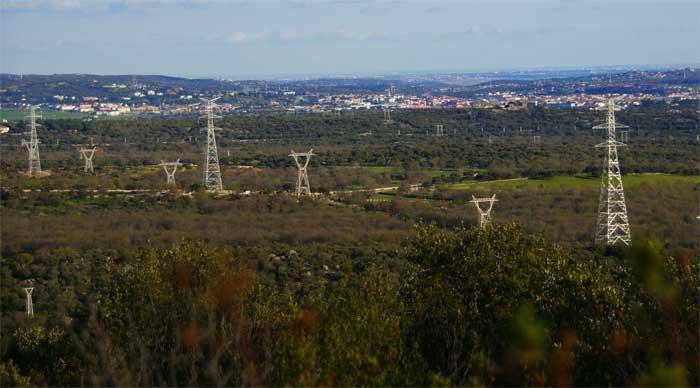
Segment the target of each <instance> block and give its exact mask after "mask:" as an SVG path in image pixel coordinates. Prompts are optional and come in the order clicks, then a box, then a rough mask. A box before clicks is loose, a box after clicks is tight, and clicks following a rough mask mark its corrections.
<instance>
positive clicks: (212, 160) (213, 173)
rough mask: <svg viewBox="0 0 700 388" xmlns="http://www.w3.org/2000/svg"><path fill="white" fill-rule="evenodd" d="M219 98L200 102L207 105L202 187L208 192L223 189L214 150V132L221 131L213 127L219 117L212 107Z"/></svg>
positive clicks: (215, 150) (216, 153) (217, 156)
mask: <svg viewBox="0 0 700 388" xmlns="http://www.w3.org/2000/svg"><path fill="white" fill-rule="evenodd" d="M219 98H220V97H219ZM219 98H214V99H211V100H209V99H205V98H202V99H201V100H202V101H204V102H206V103H207V105H206V106H205V109H206V113H207V115H206V116H205V117H206V119H207V149H206V153H205V155H204V158H205V160H206V163H205V166H204V186H205V187H206V188H207V189H208V190H215V191H220V190H223V188H224V187H223V185H222V183H221V170H220V168H219V154H218V151H217V149H216V131H219V130H221V128H217V127H215V126H214V119H216V118H221V116H217V115H215V114H214V107H216V104H215V103H214V102H215V101H216V100H218V99H219Z"/></svg>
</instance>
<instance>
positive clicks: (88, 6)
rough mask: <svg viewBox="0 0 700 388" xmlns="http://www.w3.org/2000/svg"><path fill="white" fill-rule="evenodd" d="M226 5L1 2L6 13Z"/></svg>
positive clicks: (161, 0) (128, 0)
mask: <svg viewBox="0 0 700 388" xmlns="http://www.w3.org/2000/svg"><path fill="white" fill-rule="evenodd" d="M214 3H220V4H226V2H225V1H223V0H111V1H107V0H0V10H4V11H47V10H48V11H70V10H79V9H80V10H91V11H109V12H116V11H126V10H134V9H135V10H144V9H161V8H164V7H197V6H203V5H206V4H214Z"/></svg>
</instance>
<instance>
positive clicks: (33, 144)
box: [22, 105, 41, 176]
mask: <svg viewBox="0 0 700 388" xmlns="http://www.w3.org/2000/svg"><path fill="white" fill-rule="evenodd" d="M27 117H29V119H30V122H29V132H27V133H29V141H26V140H22V145H23V146H26V147H27V151H29V170H28V174H29V175H31V176H36V175H40V174H41V161H40V160H39V138H38V137H37V135H36V127H38V126H39V124H37V123H36V119H37V118H41V115H40V114H37V113H36V106H34V105H32V106H31V107H30V114H29V116H27Z"/></svg>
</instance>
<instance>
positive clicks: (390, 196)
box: [0, 103, 700, 386]
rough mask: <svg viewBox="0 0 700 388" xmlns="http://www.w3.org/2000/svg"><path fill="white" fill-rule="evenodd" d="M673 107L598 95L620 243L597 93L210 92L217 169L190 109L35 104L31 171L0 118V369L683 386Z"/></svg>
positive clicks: (686, 198)
mask: <svg viewBox="0 0 700 388" xmlns="http://www.w3.org/2000/svg"><path fill="white" fill-rule="evenodd" d="M695 109H696V106H694V105H693V104H689V103H685V104H683V103H681V104H675V105H674V104H646V105H643V106H640V107H634V108H629V109H626V110H622V111H619V112H616V116H617V120H618V122H620V123H624V124H626V125H628V126H629V127H630V128H629V132H627V133H626V134H625V137H626V141H625V144H626V146H625V147H621V148H620V162H621V168H622V173H623V181H624V183H625V194H626V198H627V207H628V209H629V217H630V223H631V229H632V237H633V241H632V243H631V244H630V245H629V246H626V245H624V244H619V245H615V246H611V247H606V246H603V245H597V244H594V243H593V238H594V233H595V223H596V211H597V209H598V195H599V191H600V175H601V171H602V168H603V154H602V151H601V150H600V149H596V148H594V146H595V145H596V144H598V143H601V142H602V141H603V138H604V134H603V133H602V131H600V130H594V129H591V128H592V127H593V126H594V125H596V124H599V123H601V122H602V121H604V119H605V112H603V111H594V110H583V109H554V108H541V107H535V108H530V109H527V110H520V111H506V110H501V109H468V110H457V109H450V110H430V111H397V112H393V113H392V119H393V120H392V121H390V122H387V121H385V120H384V116H383V114H382V112H371V111H370V112H355V113H346V112H343V113H342V114H335V115H330V114H328V115H323V114H303V115H302V114H300V115H283V114H265V115H249V116H248V115H235V116H234V115H231V116H225V117H223V118H222V119H220V120H217V126H219V127H221V128H222V130H221V131H218V132H217V141H218V155H219V159H220V163H221V169H222V180H223V186H224V189H225V190H224V191H222V192H218V193H213V192H208V191H206V190H205V188H204V187H203V185H202V174H203V163H204V160H203V158H204V147H205V143H206V137H205V133H204V132H202V130H201V128H202V127H203V126H205V122H204V121H203V120H200V119H197V118H194V117H178V118H131V119H125V120H79V119H55V120H53V119H52V120H45V121H41V122H40V124H41V125H42V126H41V127H39V139H40V153H41V162H42V169H43V170H44V171H45V176H42V177H40V178H37V177H30V176H27V174H26V173H25V171H26V168H27V151H26V148H24V147H23V146H22V145H21V143H20V140H21V139H23V138H25V137H23V136H20V135H15V134H16V133H19V132H23V131H24V130H25V129H24V128H25V126H26V122H24V121H13V122H10V123H9V124H8V125H9V126H10V128H11V131H10V133H8V134H4V135H0V136H1V137H0V151H1V155H2V158H1V159H0V179H1V183H2V187H1V191H0V201H1V202H0V211H1V213H0V215H1V217H0V218H1V219H0V227H1V234H0V237H1V238H0V242H1V247H0V254H1V255H2V263H3V265H2V266H1V267H0V277H1V282H0V290H1V292H2V298H1V299H0V306H1V311H0V312H1V315H0V324H1V325H2V326H1V327H2V333H3V335H2V337H1V338H0V360H1V361H0V383H1V384H2V385H4V386H37V385H38V386H155V385H158V386H214V385H217V386H220V385H224V386H241V385H255V386H261V385H265V386H270V385H272V386H282V385H285V386H289V385H295V386H300V385H304V386H309V385H312V386H320V385H335V386H350V385H352V386H360V385H361V386H428V385H431V386H433V385H434V386H454V385H459V386H532V385H537V386H602V385H606V386H697V385H699V384H700V381H699V380H698V379H699V377H698V376H700V368H699V363H698V359H700V351H699V349H698V345H697V344H698V343H699V342H700V338H699V337H698V333H699V331H698V327H699V326H698V325H699V322H698V317H699V315H700V307H699V305H700V303H699V302H700V301H699V300H698V289H700V278H699V276H700V264H699V260H698V255H699V254H700V252H699V251H698V243H699V240H700V235H699V232H700V222H698V221H699V220H698V219H696V217H697V216H698V201H699V199H700V178H698V176H699V175H700V171H699V170H698V166H700V143H699V141H698V139H699V138H698V124H699V122H698V121H699V120H698V116H697V113H696V110H695ZM436 125H443V127H444V135H443V136H437V135H436ZM93 146H94V147H96V148H97V151H96V154H95V157H94V164H95V171H94V173H90V172H87V173H86V172H85V171H84V169H83V168H84V162H83V161H82V160H81V159H80V158H79V149H80V148H92V147H93ZM310 149H313V151H314V153H315V154H316V155H315V156H314V157H313V158H312V159H311V162H310V165H309V179H310V183H311V189H312V191H313V193H314V194H313V195H308V196H302V197H299V198H298V197H296V196H294V195H293V194H292V193H293V192H294V189H295V183H296V179H297V171H296V167H295V165H294V161H293V160H292V158H290V157H289V156H288V155H289V153H290V151H291V150H295V151H298V152H305V151H308V150H310ZM175 160H180V162H182V163H183V166H182V167H181V168H180V169H179V170H178V171H177V173H176V175H175V182H176V184H175V185H174V186H173V185H167V184H166V180H165V173H164V172H163V170H162V168H161V167H160V166H159V165H158V164H159V163H160V162H161V161H175ZM493 194H495V195H496V196H497V198H498V200H499V201H498V202H497V203H496V204H495V206H494V210H493V223H492V224H491V225H490V226H488V227H485V228H479V227H478V223H477V213H476V210H475V208H474V204H472V203H470V202H469V201H470V200H471V199H472V196H476V197H487V196H491V195H493ZM26 287H33V288H34V291H33V294H32V298H33V307H34V314H33V316H29V315H28V314H27V313H26V307H25V306H26V305H25V304H26V296H25V292H24V290H23V288H26Z"/></svg>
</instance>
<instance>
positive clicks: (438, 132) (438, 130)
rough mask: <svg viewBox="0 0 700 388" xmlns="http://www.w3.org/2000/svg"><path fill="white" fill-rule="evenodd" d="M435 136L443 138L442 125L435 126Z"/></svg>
mask: <svg viewBox="0 0 700 388" xmlns="http://www.w3.org/2000/svg"><path fill="white" fill-rule="evenodd" d="M435 135H436V136H442V135H443V130H442V124H438V125H436V126H435Z"/></svg>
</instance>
